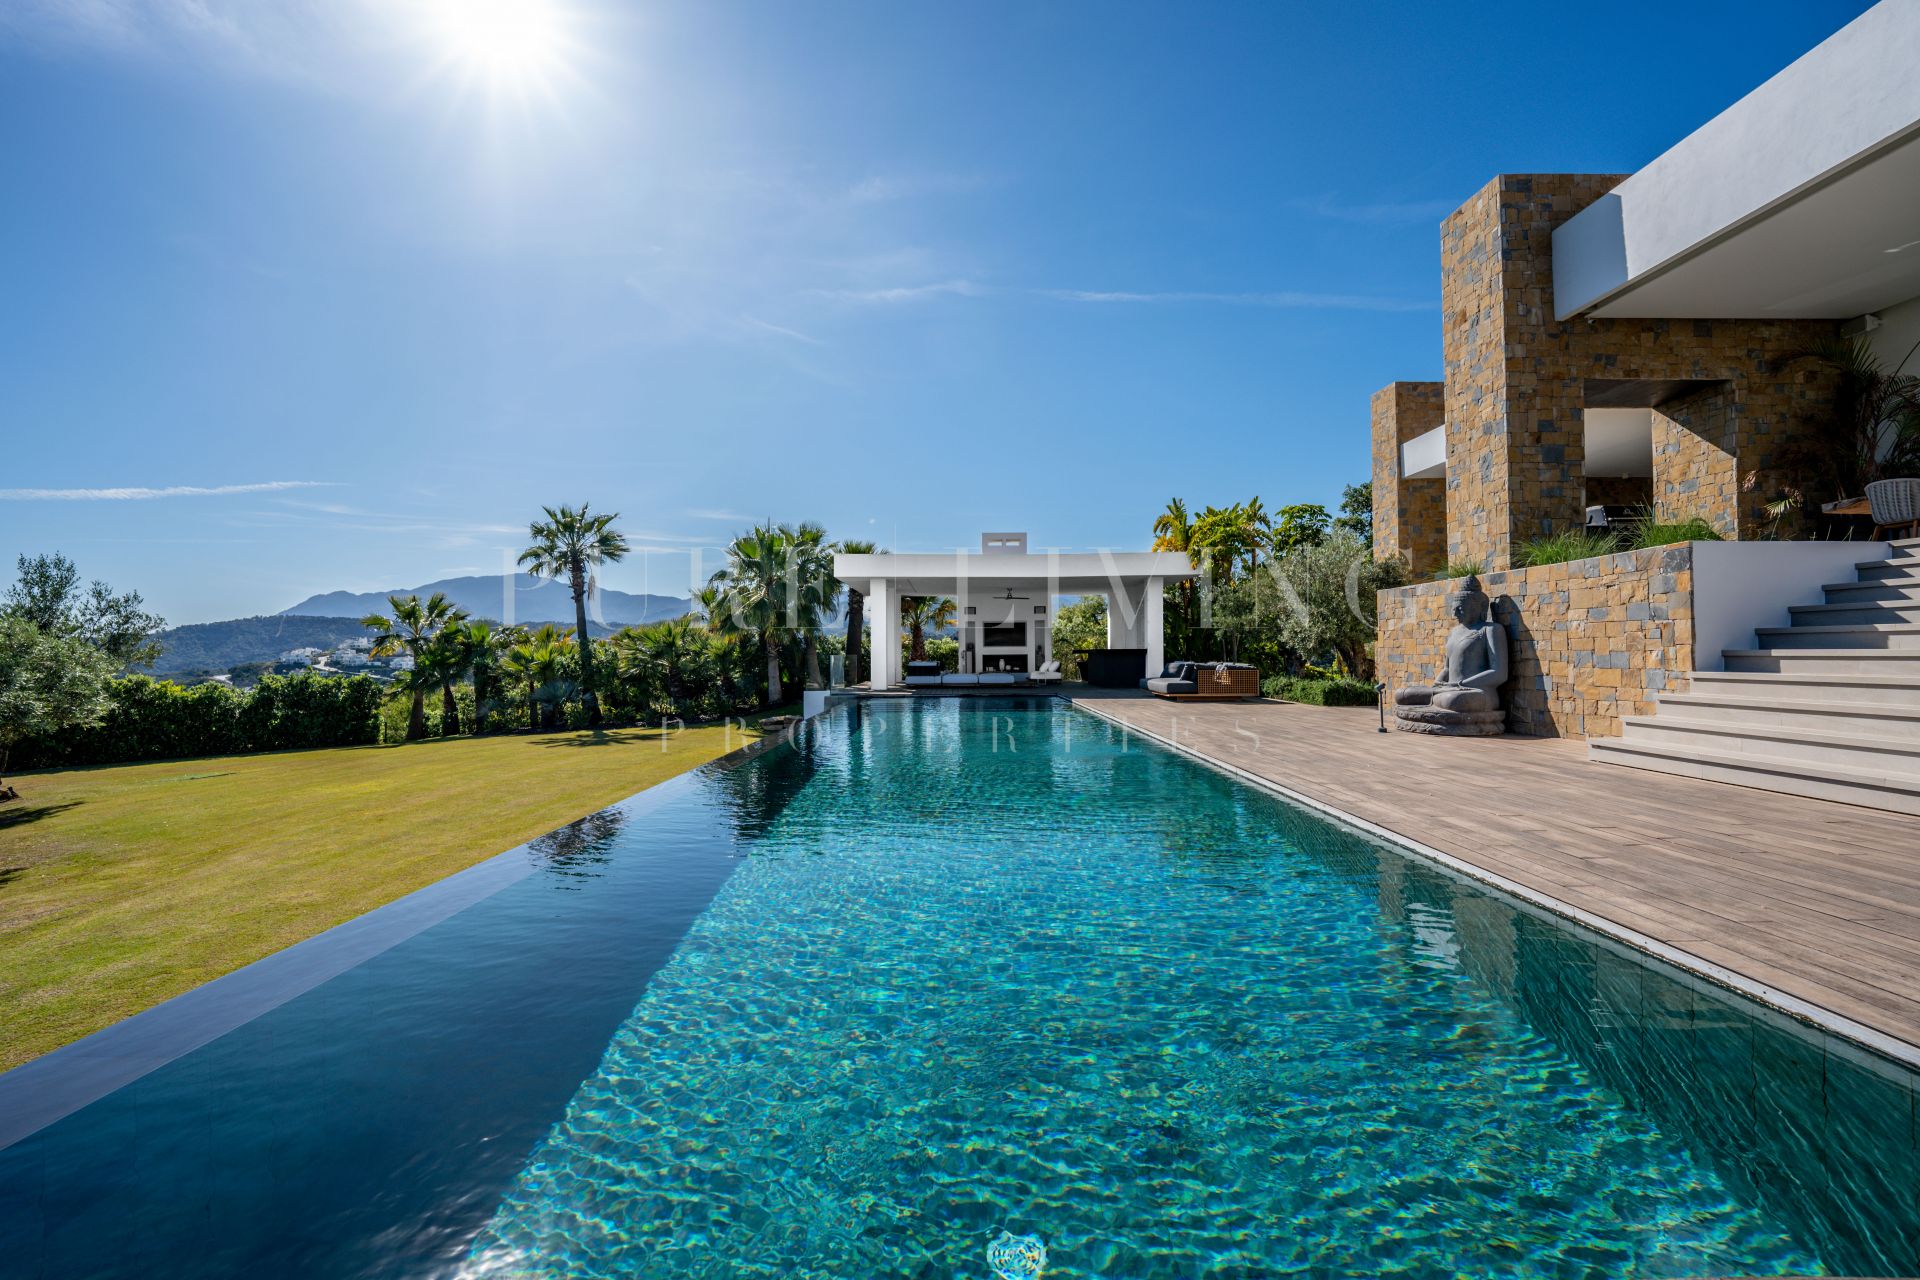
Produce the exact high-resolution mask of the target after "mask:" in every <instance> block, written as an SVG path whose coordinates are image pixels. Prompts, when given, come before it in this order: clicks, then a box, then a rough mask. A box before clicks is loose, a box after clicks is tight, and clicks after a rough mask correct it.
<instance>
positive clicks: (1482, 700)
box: [1393, 577, 1509, 737]
mask: <svg viewBox="0 0 1920 1280" xmlns="http://www.w3.org/2000/svg"><path fill="white" fill-rule="evenodd" d="M1491 606H1492V602H1491V601H1489V600H1488V599H1487V593H1486V592H1485V591H1482V590H1481V589H1480V579H1478V578H1475V577H1468V578H1467V579H1466V581H1464V582H1462V583H1461V584H1460V589H1459V590H1458V591H1455V592H1453V593H1452V594H1451V595H1449V596H1448V597H1447V611H1448V612H1449V613H1451V614H1452V615H1453V619H1454V624H1455V625H1454V628H1453V630H1452V631H1450V632H1448V633H1447V662H1446V666H1444V667H1443V668H1441V669H1440V670H1439V671H1438V672H1436V673H1435V679H1434V683H1432V684H1431V685H1413V686H1411V687H1409V688H1406V689H1401V690H1398V691H1397V692H1396V693H1395V694H1394V695H1393V704H1394V705H1393V717H1394V722H1395V723H1396V724H1397V725H1398V726H1399V727H1400V728H1402V729H1405V730H1407V731H1408V732H1410V733H1438V734H1454V735H1459V736H1466V737H1492V736H1493V735H1495V734H1499V733H1504V732H1506V712H1504V711H1502V710H1501V709H1500V686H1501V685H1503V684H1505V683H1506V682H1507V676H1508V674H1509V668H1508V664H1507V631H1506V628H1505V627H1503V626H1501V625H1500V624H1499V623H1498V622H1495V621H1493V619H1492V617H1491V613H1492V607H1491Z"/></svg>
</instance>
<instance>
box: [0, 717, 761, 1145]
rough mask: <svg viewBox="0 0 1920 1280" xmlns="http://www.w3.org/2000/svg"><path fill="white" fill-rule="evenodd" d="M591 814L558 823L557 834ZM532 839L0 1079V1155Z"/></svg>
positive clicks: (335, 964)
mask: <svg viewBox="0 0 1920 1280" xmlns="http://www.w3.org/2000/svg"><path fill="white" fill-rule="evenodd" d="M798 727H799V726H798V725H797V724H796V725H789V726H787V727H786V728H784V729H782V730H779V731H778V732H775V733H771V734H767V735H765V736H764V737H761V738H757V739H754V740H752V741H750V742H747V743H745V744H744V745H742V746H739V747H736V748H734V749H733V750H732V751H729V752H727V753H725V754H724V755H720V756H716V757H714V758H713V759H711V760H707V761H703V762H702V763H700V764H698V765H696V766H694V767H693V768H691V769H688V770H687V771H686V772H684V773H679V774H675V775H674V776H673V777H671V778H665V779H662V780H661V781H659V782H656V783H654V784H652V785H651V786H647V787H643V788H641V789H640V790H639V791H636V792H634V793H633V794H632V795H630V796H627V797H625V798H624V799H621V800H616V801H615V802H614V803H612V804H610V805H604V806H602V807H601V808H599V809H596V810H594V811H593V812H594V813H604V812H606V811H607V810H609V809H620V810H622V811H623V812H625V813H626V814H627V815H628V816H629V817H635V816H641V815H644V814H646V813H648V812H651V811H652V810H654V809H657V808H659V807H660V806H661V805H663V804H666V803H667V802H669V801H671V800H673V799H674V798H675V797H676V796H678V795H679V794H681V793H682V792H685V791H687V790H689V789H691V788H692V787H693V786H695V785H696V783H697V780H698V779H699V778H700V777H701V776H702V775H710V774H712V773H715V772H728V771H731V770H733V769H735V768H738V767H739V766H740V765H742V764H744V763H746V762H747V761H748V760H750V759H752V758H754V757H755V756H759V755H762V754H765V753H766V752H767V751H769V750H771V749H773V748H774V747H776V746H780V745H782V744H784V743H787V742H789V741H791V740H792V738H793V735H794V731H795V729H797V728H798ZM591 816H592V814H582V815H580V817H579V818H575V819H573V821H572V822H566V823H562V824H561V825H560V826H558V827H555V828H554V830H555V831H564V830H565V829H566V828H567V827H570V826H572V825H573V823H574V822H579V821H582V820H584V819H585V818H588V817H591ZM549 834H551V832H549V833H546V834H543V835H540V836H536V837H534V839H533V840H529V841H527V842H525V843H523V844H517V845H515V846H513V847H512V848H511V849H505V850H502V851H501V852H499V853H496V854H493V855H492V856H490V857H487V858H483V859H482V860H481V861H479V862H476V863H474V864H473V865H472V866H469V867H465V868H463V869H461V870H459V871H455V872H452V873H451V874H449V875H446V876H443V877H441V878H440V879H438V880H435V881H434V882H433V883H431V884H427V885H422V886H421V887H420V888H418V889H415V890H414V891H413V892H411V893H408V894H404V895H402V896H401V897H398V898H395V899H394V900H393V901H391V902H387V903H383V904H382V905H380V906H377V907H374V908H373V909H372V910H370V911H365V912H362V913H361V914H359V915H357V916H354V917H353V918H352V919H350V920H343V921H341V922H340V923H339V924H337V925H334V926H333V927H331V928H328V929H323V930H321V931H320V932H319V933H316V934H314V935H313V936H312V937H309V938H303V939H301V940H300V941H299V942H295V943H292V944H290V945H288V946H285V947H282V948H281V949H280V950H278V951H274V952H270V953H269V954H267V955H264V956H261V957H260V958H259V959H258V960H254V961H250V962H249V963H247V964H244V965H242V966H241V967H240V968H238V969H235V970H233V971H232V972H230V973H224V974H221V975H220V976H219V977H217V978H209V979H208V980H207V981H205V982H203V983H201V984H200V985H199V986H197V987H192V988H189V989H188V990H186V991H183V992H181V993H180V994H179V995H177V996H173V997H171V998H169V999H166V1000H163V1001H161V1002H160V1003H159V1004H156V1005H153V1006H151V1007H150V1008H146V1009H142V1010H141V1011H140V1012H139V1013H134V1014H129V1015H128V1016H127V1017H125V1018H122V1019H120V1020H119V1021H118V1022H113V1023H109V1024H108V1025H107V1026H104V1027H102V1028H100V1030H98V1031H94V1032H91V1033H89V1034H87V1035H85V1036H82V1037H81V1038H80V1039H78V1040H74V1041H71V1042H70V1043H68V1044H64V1045H61V1046H60V1047H59V1048H57V1049H52V1050H49V1051H48V1052H46V1053H43V1054H41V1055H40V1056H39V1057H37V1058H30V1059H28V1060H27V1061H26V1062H23V1063H21V1064H20V1065H19V1066H17V1067H14V1068H12V1069H11V1070H9V1071H6V1072H0V1151H4V1150H6V1149H7V1148H8V1147H11V1146H13V1145H14V1144H16V1143H18V1142H21V1141H23V1140H25V1139H27V1138H30V1137H32V1136H33V1135H34V1134H36V1133H38V1132H39V1131H40V1130H42V1129H45V1128H46V1127H47V1126H49V1125H52V1124H56V1123H58V1122H59V1121H61V1120H63V1119H65V1118H66V1117H67V1116H70V1115H72V1114H73V1113H74V1112H76V1111H79V1110H81V1109H82V1108H84V1107H86V1106H89V1105H91V1104H92V1103H95V1102H98V1101H99V1100H100V1099H102V1098H104V1097H106V1096H107V1095H108V1094H111V1093H113V1092H114V1091H115V1090H118V1089H121V1088H124V1087H125V1086H127V1085H129V1084H132V1083H133V1082H134V1081H136V1080H138V1079H140V1078H141V1077H142V1076H145V1075H148V1074H150V1073H152V1072H154V1071H158V1070H159V1069H160V1068H161V1067H164V1066H166V1065H167V1064H168V1063H170V1062H173V1061H176V1060H177V1059H179V1058H183V1057H185V1056H186V1055H187V1054H189V1053H192V1052H193V1051H194V1050H195V1049H198V1048H200V1047H202V1046H203V1045H207V1044H210V1043H212V1042H213V1041H215V1040H217V1039H219V1038H220V1037H221V1036H223V1035H226V1034H227V1033H228V1032H230V1031H234V1030H237V1029H238V1028H240V1027H242V1026H245V1025H246V1024H247V1023H249V1022H251V1021H253V1020H254V1019H255V1018H258V1017H260V1016H261V1015H263V1014H266V1013H270V1012H272V1011H273V1010H274V1009H277V1008H279V1007H280V1006H281V1005H283V1004H286V1003H287V1002H288V1001H290V1000H293V999H296V998H298V997H299V996H302V995H305V994H306V993H307V992H309V991H312V990H313V989H314V988H316V987H318V986H320V985H321V984H323V983H325V982H327V981H328V980H329V979H332V978H336V977H338V976H339V975H341V974H343V973H345V972H347V971H348V970H349V969H352V968H354V967H355V966H357V965H361V964H364V963H366V962H367V961H368V960H371V959H373V958H374V957H375V956H378V955H380V954H381V953H383V952H386V951H390V950H392V949H393V948H394V947H397V946H399V945H400V944H401V943H403V942H406V941H407V940H408V939H410V938H413V937H415V936H417V935H418V934H421V933H423V932H425V931H426V930H428V929H430V928H432V927H433V926H434V925H436V924H439V923H440V922H441V921H443V920H446V919H448V918H450V917H452V916H454V915H457V914H458V913H459V912H461V911H463V910H465V909H466V908H468V907H471V906H473V905H475V904H476V903H479V902H484V901H485V900H486V899H488V898H491V897H492V896H493V895H495V894H497V893H499V892H500V891H501V890H503V889H506V888H508V887H509V886H511V885H514V884H518V883H519V882H520V881H522V880H524V879H526V878H527V877H528V876H531V875H532V874H533V873H534V872H535V871H536V870H538V869H539V864H538V863H537V862H536V861H535V860H534V859H533V858H530V857H528V856H527V851H528V849H529V847H530V846H531V845H533V844H534V843H535V842H537V841H539V840H542V839H545V838H546V835H549Z"/></svg>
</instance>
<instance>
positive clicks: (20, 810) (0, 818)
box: [0, 800, 85, 883]
mask: <svg viewBox="0 0 1920 1280" xmlns="http://www.w3.org/2000/svg"><path fill="white" fill-rule="evenodd" d="M84 803H85V801H82V800H68V801H67V802H65V803H64V804H26V803H24V802H21V803H16V804H10V805H7V806H6V807H5V808H0V831H11V830H12V829H13V828H15V827H24V826H26V825H27V824H28V823H29V822H38V821H40V819H42V818H51V817H52V816H53V815H54V814H56V813H65V812H66V811H67V810H69V809H77V808H79V807H80V806H81V805H82V804H84ZM16 870H17V868H16ZM6 874H7V871H6V869H4V868H0V877H4V876H5V875H6ZM0 883H5V881H4V879H3V878H0Z"/></svg>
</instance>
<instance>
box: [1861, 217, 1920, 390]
mask: <svg viewBox="0 0 1920 1280" xmlns="http://www.w3.org/2000/svg"><path fill="white" fill-rule="evenodd" d="M1906 252H1908V253H1920V245H1915V246H1914V247H1913V248H1911V249H1908V250H1907V251H1906ZM1876 314H1878V315H1879V317H1880V327H1879V328H1878V329H1875V330H1874V331H1873V332H1872V333H1871V334H1869V335H1868V336H1867V345H1868V346H1870V347H1872V348H1873V353H1874V354H1875V355H1877V356H1879V357H1880V363H1881V364H1883V365H1885V366H1886V367H1887V370H1888V372H1893V371H1894V370H1896V369H1898V368H1899V366H1900V362H1901V361H1902V360H1906V361H1907V365H1906V369H1905V372H1907V373H1911V374H1920V353H1916V352H1915V350H1914V348H1915V347H1916V346H1920V298H1909V299H1907V300H1906V301H1905V302H1903V303H1901V304H1900V305H1898V306H1895V307H1885V308H1883V309H1882V310H1880V311H1879V312H1877V313H1876ZM1908 356H1912V357H1913V358H1912V359H1911V360H1908V359H1907V357H1908Z"/></svg>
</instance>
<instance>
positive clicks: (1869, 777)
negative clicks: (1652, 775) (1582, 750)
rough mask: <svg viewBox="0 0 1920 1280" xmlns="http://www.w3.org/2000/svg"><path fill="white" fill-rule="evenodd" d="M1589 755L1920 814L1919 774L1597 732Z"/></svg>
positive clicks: (1637, 766) (1636, 766)
mask: <svg viewBox="0 0 1920 1280" xmlns="http://www.w3.org/2000/svg"><path fill="white" fill-rule="evenodd" d="M1587 755H1588V758H1589V759H1592V760H1595V761H1599V762H1601V763H1604V764H1617V765H1625V766H1626V767H1628V768H1630V769H1650V770H1653V771H1655V772H1658V773H1672V774H1678V775H1680V776H1682V777H1687V778H1706V779H1709V780H1711V781H1714V782H1729V783H1732V784H1734V785H1735V786H1742V787H1756V788H1758V789H1760V790H1762V791H1777V792H1780V793H1782V794H1784V795H1792V796H1811V797H1813V798H1814V799H1818V800H1837V801H1839V802H1841V803H1843V804H1857V805H1865V806H1867V807H1868V808H1872V809H1889V810H1892V811H1893V812H1895V813H1911V814H1915V815H1920V780H1915V779H1909V778H1894V777H1890V776H1887V775H1882V774H1875V773H1872V772H1870V771H1868V770H1862V769H1848V768H1836V767H1834V766H1830V765H1813V764H1795V763H1794V762H1792V761H1782V760H1767V759H1765V758H1763V757H1759V756H1743V755H1740V754H1738V753H1730V752H1716V751H1699V750H1694V749H1689V748H1683V747H1678V746H1671V745H1663V744H1658V743H1648V742H1628V741H1626V740H1625V739H1622V738H1596V739H1594V741H1593V742H1592V743H1590V744H1589V745H1588V748H1587Z"/></svg>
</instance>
